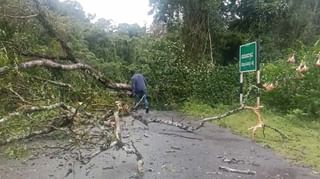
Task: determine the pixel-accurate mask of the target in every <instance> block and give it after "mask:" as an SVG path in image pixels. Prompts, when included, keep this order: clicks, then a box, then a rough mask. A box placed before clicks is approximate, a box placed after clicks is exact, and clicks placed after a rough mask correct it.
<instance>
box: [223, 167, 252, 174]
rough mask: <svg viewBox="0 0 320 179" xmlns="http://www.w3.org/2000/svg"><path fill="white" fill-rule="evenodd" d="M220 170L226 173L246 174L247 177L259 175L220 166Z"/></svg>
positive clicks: (249, 171)
mask: <svg viewBox="0 0 320 179" xmlns="http://www.w3.org/2000/svg"><path fill="white" fill-rule="evenodd" d="M219 169H220V170H223V171H225V172H232V173H240V174H246V175H255V174H256V173H257V172H256V171H251V170H239V169H234V168H229V167H225V166H219Z"/></svg>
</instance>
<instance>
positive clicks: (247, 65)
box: [239, 42, 261, 106]
mask: <svg viewBox="0 0 320 179" xmlns="http://www.w3.org/2000/svg"><path fill="white" fill-rule="evenodd" d="M257 49H258V46H257V42H251V43H247V44H244V45H241V46H240V50H239V71H240V105H243V103H244V101H243V76H244V73H246V72H253V71H256V72H257V86H259V85H260V82H261V80H260V79H261V75H260V69H259V62H258V51H257ZM257 106H260V90H259V89H258V96H257Z"/></svg>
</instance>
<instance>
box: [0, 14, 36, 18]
mask: <svg viewBox="0 0 320 179" xmlns="http://www.w3.org/2000/svg"><path fill="white" fill-rule="evenodd" d="M38 15H39V14H32V15H28V16H12V15H7V14H5V15H3V16H4V17H10V18H14V19H29V18H34V17H37V16H38Z"/></svg>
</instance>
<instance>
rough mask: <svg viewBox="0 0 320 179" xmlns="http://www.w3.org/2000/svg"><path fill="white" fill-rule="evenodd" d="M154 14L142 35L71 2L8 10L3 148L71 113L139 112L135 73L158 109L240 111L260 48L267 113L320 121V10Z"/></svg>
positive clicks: (222, 6) (212, 4) (237, 3)
mask: <svg viewBox="0 0 320 179" xmlns="http://www.w3.org/2000/svg"><path fill="white" fill-rule="evenodd" d="M150 6H151V7H152V10H151V11H150V12H149V13H150V15H153V17H154V20H153V23H152V24H151V26H150V27H147V26H144V27H141V26H139V25H137V24H118V25H115V24H114V23H113V22H112V20H110V19H97V18H96V17H95V16H94V15H92V14H87V13H86V12H85V11H84V10H83V8H82V7H81V5H80V4H79V3H78V2H76V1H72V0H66V1H59V0H0V143H6V142H8V141H11V140H14V139H17V138H21V136H22V137H23V136H26V135H30V134H35V133H36V132H37V131H38V130H40V129H43V126H47V125H48V124H52V123H53V122H55V121H56V120H57V118H63V117H65V116H67V115H68V114H66V109H68V108H69V107H71V106H73V107H72V108H74V109H75V110H86V111H90V112H91V114H92V113H93V112H95V113H96V114H97V116H98V114H99V115H102V116H103V114H104V112H106V111H108V110H112V109H113V108H114V101H116V100H120V99H121V100H124V101H128V102H129V103H130V98H129V95H128V92H129V91H130V86H129V85H127V84H129V80H130V77H131V75H132V74H133V72H141V73H143V74H144V75H145V77H146V79H147V82H148V89H149V98H150V101H151V107H152V109H156V108H157V109H176V108H179V107H180V106H181V105H183V104H184V103H186V102H190V101H197V102H200V103H203V104H207V105H209V106H211V107H216V106H219V105H228V106H238V105H239V61H238V60H239V46H240V45H241V44H245V43H247V42H252V41H257V43H258V44H259V52H258V53H259V59H260V65H261V70H262V82H263V85H262V86H259V87H258V88H260V89H262V104H263V105H265V106H266V108H267V109H268V110H270V111H273V112H275V113H277V114H279V115H286V114H294V115H296V116H297V117H298V118H299V120H305V121H308V120H319V119H320V68H319V67H320V2H319V0H304V1H301V0H185V1H181V0H150ZM245 84H246V85H245V90H246V91H247V90H248V89H249V88H250V86H251V85H255V84H256V79H255V74H254V73H250V74H248V75H246V77H245ZM254 97H255V93H253V94H251V98H249V99H248V103H254V101H255V98H254ZM49 109H50V110H49ZM83 115H86V114H83ZM88 116H89V117H91V118H95V117H94V116H90V114H87V116H83V118H86V117H88Z"/></svg>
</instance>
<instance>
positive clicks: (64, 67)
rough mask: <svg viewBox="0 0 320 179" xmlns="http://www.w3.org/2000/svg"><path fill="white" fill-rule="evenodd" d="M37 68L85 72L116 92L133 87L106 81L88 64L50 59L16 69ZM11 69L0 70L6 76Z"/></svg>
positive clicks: (31, 62) (36, 61) (33, 61)
mask: <svg viewBox="0 0 320 179" xmlns="http://www.w3.org/2000/svg"><path fill="white" fill-rule="evenodd" d="M35 67H46V68H53V69H60V70H78V69H80V70H84V71H85V72H87V73H88V74H89V75H91V76H92V77H93V78H94V79H96V80H97V81H99V82H100V83H102V84H103V85H104V86H105V87H106V88H110V89H115V90H127V91H130V90H131V87H130V85H129V84H125V83H114V82H112V81H111V80H109V79H106V78H105V77H104V76H103V75H102V74H101V73H99V72H98V71H96V70H95V69H94V68H92V67H91V66H89V65H87V64H83V63H74V64H60V63H57V62H54V61H52V60H49V59H39V60H32V61H28V62H24V63H21V64H19V65H18V66H16V67H15V69H17V70H23V69H28V68H35ZM11 69H14V68H12V67H9V66H4V67H1V68H0V74H4V73H6V72H8V71H10V70H11Z"/></svg>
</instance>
